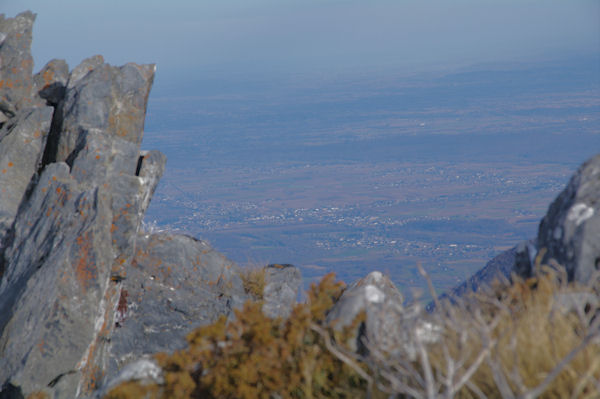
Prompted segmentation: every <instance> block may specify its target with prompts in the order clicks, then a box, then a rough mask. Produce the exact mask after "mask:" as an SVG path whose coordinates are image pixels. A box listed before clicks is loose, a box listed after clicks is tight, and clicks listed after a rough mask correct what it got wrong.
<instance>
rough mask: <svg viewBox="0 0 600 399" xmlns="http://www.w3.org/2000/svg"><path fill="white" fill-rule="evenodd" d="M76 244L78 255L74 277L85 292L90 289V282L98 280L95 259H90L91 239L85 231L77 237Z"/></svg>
mask: <svg viewBox="0 0 600 399" xmlns="http://www.w3.org/2000/svg"><path fill="white" fill-rule="evenodd" d="M76 242H77V246H78V247H79V253H78V259H77V264H76V265H75V275H76V277H77V281H78V282H79V285H80V286H81V288H82V289H83V291H84V292H85V291H87V289H88V288H89V287H90V285H91V281H92V280H96V279H97V278H98V275H97V272H98V271H97V269H96V265H95V262H94V261H95V259H93V258H92V254H91V250H92V239H91V238H90V233H89V232H87V231H86V232H85V233H84V234H83V235H80V236H79V237H77V240H76Z"/></svg>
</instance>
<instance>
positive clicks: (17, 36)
mask: <svg viewBox="0 0 600 399" xmlns="http://www.w3.org/2000/svg"><path fill="white" fill-rule="evenodd" d="M21 36H23V34H22V33H17V34H15V37H16V38H17V39H20V38H21Z"/></svg>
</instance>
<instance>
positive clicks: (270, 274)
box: [262, 263, 302, 318]
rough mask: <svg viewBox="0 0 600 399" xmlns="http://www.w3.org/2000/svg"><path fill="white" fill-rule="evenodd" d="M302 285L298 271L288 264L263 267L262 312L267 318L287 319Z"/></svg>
mask: <svg viewBox="0 0 600 399" xmlns="http://www.w3.org/2000/svg"><path fill="white" fill-rule="evenodd" d="M301 285H302V275H301V274H300V270H299V269H298V268H297V267H295V266H293V265H290V264H278V263H274V264H270V265H268V266H266V267H265V287H264V289H263V301H264V302H263V306H262V311H263V313H264V314H265V315H267V316H269V317H283V318H285V317H287V316H289V314H290V312H291V311H292V308H293V307H294V305H295V304H296V301H297V298H298V292H299V289H300V286H301Z"/></svg>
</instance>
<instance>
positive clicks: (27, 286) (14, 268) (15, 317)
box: [0, 163, 116, 397]
mask: <svg viewBox="0 0 600 399" xmlns="http://www.w3.org/2000/svg"><path fill="white" fill-rule="evenodd" d="M109 205H110V204H109V198H108V197H107V195H103V194H102V193H101V192H100V191H99V190H98V189H97V188H96V189H94V190H84V191H82V190H80V189H79V187H78V185H77V183H76V182H75V181H74V179H73V178H72V177H71V176H70V175H69V169H68V166H67V165H66V164H64V163H57V164H52V165H49V166H48V167H47V168H46V169H45V170H44V172H43V173H42V175H41V177H40V179H39V181H38V182H37V184H36V187H35V189H34V190H33V193H32V196H31V198H30V200H29V201H28V202H27V204H26V205H25V206H24V207H23V208H22V209H21V210H20V212H19V214H18V216H17V218H16V221H15V225H14V229H13V230H14V233H13V234H14V235H13V237H12V240H11V242H10V244H9V245H8V247H7V248H6V250H5V252H4V259H3V261H4V269H5V272H4V275H3V276H2V277H3V278H2V281H1V283H0V315H1V316H0V331H1V335H0V341H1V342H2V347H1V349H0V381H4V382H6V381H10V383H11V384H12V385H15V386H19V387H21V388H22V389H23V391H24V393H25V394H27V393H30V392H32V391H35V390H39V389H43V388H46V387H48V386H49V385H51V386H52V388H53V390H54V393H55V395H56V396H61V397H76V396H77V395H79V394H80V393H81V392H82V391H83V390H85V388H86V386H89V385H90V384H91V381H90V380H89V379H88V377H89V378H92V379H93V378H98V376H97V375H96V372H95V370H93V368H91V367H89V362H90V361H91V360H92V357H93V355H95V353H94V352H95V349H96V346H95V345H96V340H97V339H99V337H100V336H103V337H106V334H107V333H108V328H109V326H107V324H106V319H107V318H109V317H110V316H109V314H110V307H111V302H112V301H114V296H115V295H116V291H115V290H114V289H110V288H111V282H110V280H109V278H110V267H111V264H112V258H113V252H112V250H111V239H110V218H109V216H110V213H109V209H110V208H109ZM59 382H60V383H59Z"/></svg>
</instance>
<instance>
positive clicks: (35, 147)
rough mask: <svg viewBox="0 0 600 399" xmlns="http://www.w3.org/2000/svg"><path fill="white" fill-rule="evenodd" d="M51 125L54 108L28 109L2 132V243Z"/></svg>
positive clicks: (0, 232)
mask: <svg viewBox="0 0 600 399" xmlns="http://www.w3.org/2000/svg"><path fill="white" fill-rule="evenodd" d="M51 121H52V108H50V107H45V106H44V107H37V108H28V109H25V110H22V111H21V112H19V114H18V115H17V116H15V117H14V118H13V119H11V120H10V122H8V123H5V124H4V126H3V127H2V129H0V242H1V241H2V240H3V239H4V236H5V234H6V232H7V231H8V229H9V227H10V225H11V224H12V222H13V220H14V218H15V216H16V214H17V210H18V209H19V205H20V204H21V201H22V199H23V196H24V195H25V191H26V190H27V187H28V186H29V183H30V181H31V179H32V177H33V176H34V175H35V174H36V173H37V171H38V168H39V167H40V164H41V161H42V155H43V152H44V148H45V145H46V138H47V134H48V131H49V130H50V124H51ZM1 274H2V272H1V270H0V275H1Z"/></svg>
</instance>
